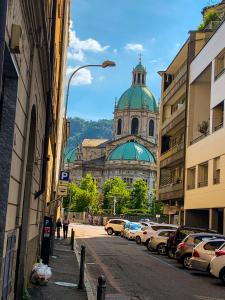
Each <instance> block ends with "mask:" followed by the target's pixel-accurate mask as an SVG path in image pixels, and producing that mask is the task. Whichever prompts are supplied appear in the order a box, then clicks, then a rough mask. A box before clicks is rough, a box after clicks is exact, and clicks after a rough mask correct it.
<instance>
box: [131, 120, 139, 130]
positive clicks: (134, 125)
mask: <svg viewBox="0 0 225 300" xmlns="http://www.w3.org/2000/svg"><path fill="white" fill-rule="evenodd" d="M131 134H138V118H133V119H132V122H131Z"/></svg>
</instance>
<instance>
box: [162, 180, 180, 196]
mask: <svg viewBox="0 0 225 300" xmlns="http://www.w3.org/2000/svg"><path fill="white" fill-rule="evenodd" d="M183 188H184V187H183V182H182V181H180V182H179V183H170V184H167V185H164V186H160V188H159V198H160V200H168V199H178V198H182V197H183V195H184V190H183Z"/></svg>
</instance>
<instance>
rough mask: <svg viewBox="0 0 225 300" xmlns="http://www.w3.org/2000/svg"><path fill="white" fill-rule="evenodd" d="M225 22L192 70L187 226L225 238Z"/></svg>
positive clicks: (187, 169) (186, 191)
mask: <svg viewBox="0 0 225 300" xmlns="http://www.w3.org/2000/svg"><path fill="white" fill-rule="evenodd" d="M224 36H225V23H224V22H223V23H222V25H221V26H220V27H219V28H218V29H217V31H216V32H215V33H214V35H213V36H212V37H211V39H210V40H209V41H208V43H207V44H206V45H205V47H204V48H203V49H202V50H201V52H200V53H199V54H198V55H197V56H196V58H195V59H194V60H193V62H192V63H191V65H190V85H189V101H188V114H187V124H188V126H187V148H186V168H185V172H186V180H185V202H184V209H185V223H186V224H192V225H195V226H204V227H209V228H212V229H215V230H217V231H219V232H221V233H223V234H224V233H225V202H224V195H225V129H224V122H225V117H224V99H225V88H224V87H225V39H224Z"/></svg>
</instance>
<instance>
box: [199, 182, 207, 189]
mask: <svg viewBox="0 0 225 300" xmlns="http://www.w3.org/2000/svg"><path fill="white" fill-rule="evenodd" d="M204 186H208V180H205V181H200V182H198V187H199V188H201V187H204Z"/></svg>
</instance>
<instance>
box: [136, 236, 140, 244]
mask: <svg viewBox="0 0 225 300" xmlns="http://www.w3.org/2000/svg"><path fill="white" fill-rule="evenodd" d="M135 241H136V243H137V244H141V238H140V236H137V237H136V239H135Z"/></svg>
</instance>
